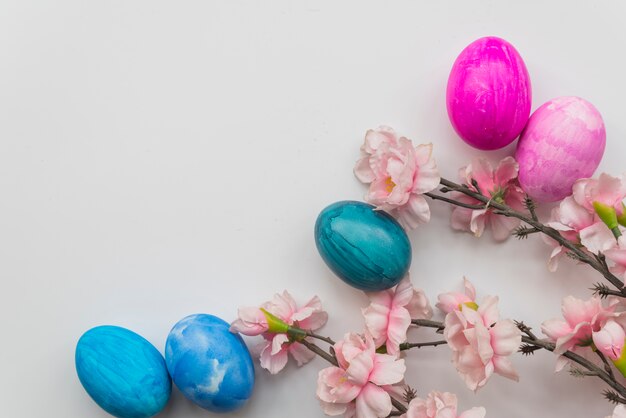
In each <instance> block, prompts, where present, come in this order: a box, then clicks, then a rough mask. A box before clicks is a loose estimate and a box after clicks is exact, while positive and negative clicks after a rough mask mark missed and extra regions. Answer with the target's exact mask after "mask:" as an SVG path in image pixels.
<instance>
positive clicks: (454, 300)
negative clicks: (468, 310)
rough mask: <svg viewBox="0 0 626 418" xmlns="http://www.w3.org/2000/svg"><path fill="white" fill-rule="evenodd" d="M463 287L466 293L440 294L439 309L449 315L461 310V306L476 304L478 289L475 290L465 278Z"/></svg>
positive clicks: (438, 298)
mask: <svg viewBox="0 0 626 418" xmlns="http://www.w3.org/2000/svg"><path fill="white" fill-rule="evenodd" d="M463 285H464V287H465V293H459V292H448V293H442V294H440V295H439V296H438V297H437V300H438V302H437V304H436V306H437V308H439V309H441V310H442V311H443V312H445V313H448V312H452V311H457V310H460V309H461V304H464V303H467V302H476V289H474V285H473V284H472V283H471V282H470V281H469V280H467V278H465V277H464V278H463Z"/></svg>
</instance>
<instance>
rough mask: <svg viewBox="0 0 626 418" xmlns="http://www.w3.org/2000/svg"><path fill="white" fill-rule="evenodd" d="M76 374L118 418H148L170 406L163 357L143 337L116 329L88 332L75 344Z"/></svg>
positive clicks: (169, 387)
mask: <svg viewBox="0 0 626 418" xmlns="http://www.w3.org/2000/svg"><path fill="white" fill-rule="evenodd" d="M75 360H76V372H77V373H78V378H79V379H80V382H81V383H82V385H83V387H84V388H85V390H86V391H87V393H88V394H89V395H90V396H91V398H92V399H93V400H94V401H95V402H96V403H97V404H98V405H99V406H100V407H101V408H102V409H104V410H105V411H107V412H108V413H110V414H111V415H113V416H116V417H119V418H148V417H151V416H154V415H156V414H158V413H159V412H160V411H161V410H162V409H163V408H164V407H165V405H166V404H167V402H168V400H169V397H170V393H171V388H172V386H171V381H170V377H169V375H168V373H167V369H166V367H165V361H164V360H163V356H161V353H159V352H158V350H157V349H156V348H155V347H154V346H153V345H152V344H150V343H149V342H148V341H147V340H145V339H144V338H143V337H141V336H140V335H138V334H136V333H134V332H132V331H130V330H127V329H125V328H121V327H116V326H109V325H105V326H100V327H96V328H92V329H90V330H89V331H87V332H86V333H85V334H83V336H82V337H81V338H80V340H79V341H78V344H77V345H76V355H75Z"/></svg>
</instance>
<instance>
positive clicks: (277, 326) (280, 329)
mask: <svg viewBox="0 0 626 418" xmlns="http://www.w3.org/2000/svg"><path fill="white" fill-rule="evenodd" d="M261 311H262V312H263V315H265V319H266V320H267V331H268V332H272V333H275V334H285V333H286V332H287V331H289V325H288V324H287V323H286V322H285V321H283V320H282V319H280V318H278V317H277V316H274V315H272V314H271V313H269V312H268V311H266V310H265V309H263V308H261Z"/></svg>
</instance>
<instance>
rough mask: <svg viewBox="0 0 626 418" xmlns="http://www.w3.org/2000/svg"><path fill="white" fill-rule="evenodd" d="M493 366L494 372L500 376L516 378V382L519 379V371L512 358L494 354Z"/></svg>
mask: <svg viewBox="0 0 626 418" xmlns="http://www.w3.org/2000/svg"><path fill="white" fill-rule="evenodd" d="M518 347H519V346H518ZM516 351H517V350H516ZM493 366H494V372H495V373H497V374H499V375H500V376H503V377H506V378H507V379H511V380H514V381H516V382H518V381H519V375H518V374H517V371H516V370H515V368H514V367H513V363H512V362H511V359H510V358H508V357H504V356H494V357H493Z"/></svg>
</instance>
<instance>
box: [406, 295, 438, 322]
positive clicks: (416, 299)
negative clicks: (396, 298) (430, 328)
mask: <svg viewBox="0 0 626 418" xmlns="http://www.w3.org/2000/svg"><path fill="white" fill-rule="evenodd" d="M405 308H406V310H407V311H409V317H410V318H411V319H430V318H432V317H433V308H432V306H430V302H429V301H428V298H427V297H426V294H425V293H424V291H423V290H421V289H413V297H412V298H411V300H410V301H409V303H408V304H407V305H406V306H405Z"/></svg>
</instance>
